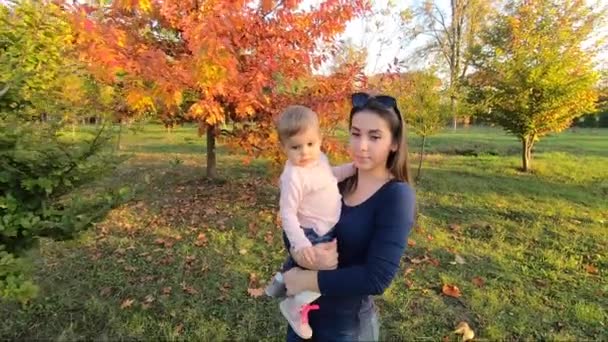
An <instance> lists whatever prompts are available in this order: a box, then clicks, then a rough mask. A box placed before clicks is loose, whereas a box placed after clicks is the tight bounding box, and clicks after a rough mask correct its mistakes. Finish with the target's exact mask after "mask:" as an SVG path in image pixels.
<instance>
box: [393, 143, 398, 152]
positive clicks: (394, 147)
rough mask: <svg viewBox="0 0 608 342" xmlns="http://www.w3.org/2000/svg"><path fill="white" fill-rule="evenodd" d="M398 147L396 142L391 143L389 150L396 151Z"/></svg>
mask: <svg viewBox="0 0 608 342" xmlns="http://www.w3.org/2000/svg"><path fill="white" fill-rule="evenodd" d="M398 149H399V144H398V143H393V144H392V145H391V152H397V150H398Z"/></svg>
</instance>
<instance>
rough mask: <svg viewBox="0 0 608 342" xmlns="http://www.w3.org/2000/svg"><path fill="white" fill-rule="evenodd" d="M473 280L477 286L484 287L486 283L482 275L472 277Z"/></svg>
mask: <svg viewBox="0 0 608 342" xmlns="http://www.w3.org/2000/svg"><path fill="white" fill-rule="evenodd" d="M471 282H473V284H475V286H477V287H483V286H484V285H485V283H486V281H485V280H484V279H483V278H482V277H475V278H473V279H471Z"/></svg>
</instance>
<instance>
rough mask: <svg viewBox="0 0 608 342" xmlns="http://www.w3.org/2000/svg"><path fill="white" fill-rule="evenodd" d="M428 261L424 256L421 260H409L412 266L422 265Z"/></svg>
mask: <svg viewBox="0 0 608 342" xmlns="http://www.w3.org/2000/svg"><path fill="white" fill-rule="evenodd" d="M428 260H429V257H428V256H426V255H425V256H424V257H423V258H422V259H419V258H413V259H412V258H410V262H411V263H412V264H415V265H418V264H422V263H423V262H425V261H428Z"/></svg>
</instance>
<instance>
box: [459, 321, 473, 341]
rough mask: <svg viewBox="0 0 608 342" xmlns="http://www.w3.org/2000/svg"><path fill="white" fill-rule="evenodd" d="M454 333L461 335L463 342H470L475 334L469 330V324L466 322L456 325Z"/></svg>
mask: <svg viewBox="0 0 608 342" xmlns="http://www.w3.org/2000/svg"><path fill="white" fill-rule="evenodd" d="M454 333H455V334H458V335H462V341H463V342H466V341H470V340H472V339H473V337H475V332H474V331H473V329H471V327H469V323H467V322H460V323H458V325H457V326H456V330H454Z"/></svg>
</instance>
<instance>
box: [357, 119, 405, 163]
mask: <svg viewBox="0 0 608 342" xmlns="http://www.w3.org/2000/svg"><path fill="white" fill-rule="evenodd" d="M393 140H394V139H393V136H392V134H391V131H390V128H389V125H388V122H386V120H384V119H383V118H382V117H380V115H378V114H377V113H375V112H373V111H369V110H363V111H361V112H358V113H355V115H354V116H353V119H352V125H351V129H350V141H349V150H350V153H351V157H352V158H353V162H354V163H355V166H356V167H357V168H358V169H359V170H363V171H372V170H376V169H377V168H386V160H387V159H388V155H389V153H390V152H391V151H396V149H397V145H396V144H395V143H394V142H393Z"/></svg>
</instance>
